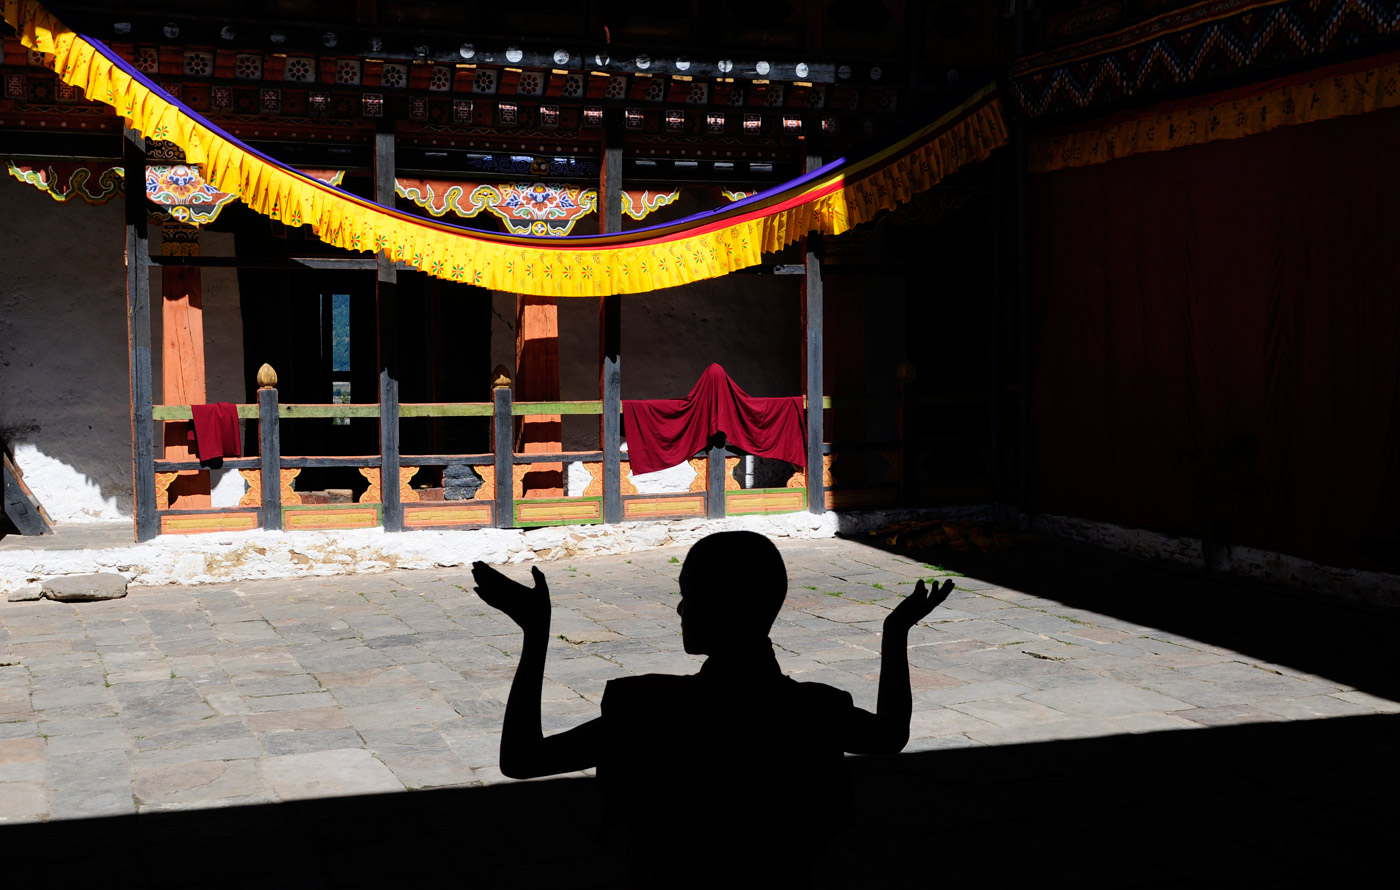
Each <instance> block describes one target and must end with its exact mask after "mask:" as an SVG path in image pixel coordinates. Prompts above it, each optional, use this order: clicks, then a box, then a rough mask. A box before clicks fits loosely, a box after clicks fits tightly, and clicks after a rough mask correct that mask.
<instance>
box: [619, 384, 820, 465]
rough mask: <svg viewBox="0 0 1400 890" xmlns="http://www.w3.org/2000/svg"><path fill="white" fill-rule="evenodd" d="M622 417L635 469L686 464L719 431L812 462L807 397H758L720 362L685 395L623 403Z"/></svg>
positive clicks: (752, 448) (766, 452)
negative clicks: (808, 433) (805, 398)
mask: <svg viewBox="0 0 1400 890" xmlns="http://www.w3.org/2000/svg"><path fill="white" fill-rule="evenodd" d="M622 416H623V420H624V421H625V423H626V426H627V456H628V460H629V461H630V462H631V464H632V472H634V473H654V472H656V471H657V470H664V469H666V468H667V467H674V466H676V465H677V464H680V463H683V462H685V461H686V460H687V459H688V458H690V457H692V456H694V454H695V453H696V452H697V451H699V450H700V449H701V448H704V447H705V443H706V442H708V441H709V440H710V437H711V436H713V435H714V434H716V433H724V435H725V437H726V439H727V440H728V441H729V442H730V443H731V444H733V445H737V446H738V447H740V448H742V449H744V450H745V451H747V452H748V453H750V454H753V455H757V456H758V457H772V458H776V459H778V460H785V461H788V462H789V463H794V464H797V465H798V466H799V467H803V466H806V465H807V424H806V419H805V416H804V411H803V408H802V397H801V396H788V397H784V398H764V399H757V398H754V397H753V396H751V395H749V394H748V393H746V392H744V391H743V390H742V389H740V388H739V385H738V384H737V383H735V382H734V381H733V380H730V379H729V375H728V374H725V373H724V369H723V368H721V367H720V366H719V365H710V366H709V367H708V368H706V369H705V372H704V373H703V374H701V375H700V379H699V380H698V381H696V383H695V386H694V387H692V388H691V390H690V394H689V395H687V396H686V397H685V398H683V399H646V400H630V401H624V402H623V403H622Z"/></svg>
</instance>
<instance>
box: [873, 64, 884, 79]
mask: <svg viewBox="0 0 1400 890" xmlns="http://www.w3.org/2000/svg"><path fill="white" fill-rule="evenodd" d="M884 73H885V72H883V71H881V70H880V68H879V66H878V65H877V66H876V67H874V68H871V69H870V79H871V80H879V79H880V75H882V74H884Z"/></svg>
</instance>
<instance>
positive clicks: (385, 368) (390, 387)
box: [374, 125, 403, 532]
mask: <svg viewBox="0 0 1400 890" xmlns="http://www.w3.org/2000/svg"><path fill="white" fill-rule="evenodd" d="M391 126H392V125H391ZM374 200H375V203H377V204H380V205H382V206H384V207H393V206H394V131H393V130H392V129H386V130H381V131H380V132H378V133H375V134H374ZM376 260H377V261H378V270H379V272H378V274H379V277H378V280H377V281H376V284H375V291H374V296H375V305H376V306H377V308H378V312H379V323H378V325H377V326H376V328H375V331H376V334H377V339H378V343H379V454H380V467H381V470H382V474H383V475H382V478H383V479H385V480H387V481H386V482H385V484H384V486H383V488H384V530H385V531H390V532H401V531H403V504H401V503H400V502H399V487H398V485H397V484H395V481H396V480H397V479H398V478H399V294H398V289H399V270H398V269H397V268H396V267H395V265H394V263H393V261H392V260H390V259H389V258H388V257H387V256H385V255H384V254H383V253H380V254H378V255H377V256H376Z"/></svg>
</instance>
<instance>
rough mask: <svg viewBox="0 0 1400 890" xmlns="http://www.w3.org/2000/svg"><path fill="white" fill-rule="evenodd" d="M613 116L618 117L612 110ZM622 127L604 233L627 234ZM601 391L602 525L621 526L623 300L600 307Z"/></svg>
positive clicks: (609, 155) (606, 168) (610, 170)
mask: <svg viewBox="0 0 1400 890" xmlns="http://www.w3.org/2000/svg"><path fill="white" fill-rule="evenodd" d="M608 113H609V115H616V114H617V112H616V111H613V110H610V111H609V112H608ZM621 124H622V121H621V120H620V119H619V118H617V117H615V116H612V117H610V120H609V121H608V128H607V129H606V130H605V131H604V134H605V135H604V140H605V141H604V144H603V171H602V181H601V182H600V183H599V188H598V200H599V202H600V203H601V205H602V208H603V210H602V223H603V231H604V232H605V233H610V232H620V231H622V127H621ZM598 341H599V343H598V359H599V364H600V367H599V371H598V391H599V398H600V399H602V401H603V420H602V424H601V426H602V451H603V521H604V522H621V521H622V450H621V446H622V361H621V360H622V298H621V297H619V296H618V295H617V294H612V295H610V296H606V297H602V298H601V299H600V300H599V304H598Z"/></svg>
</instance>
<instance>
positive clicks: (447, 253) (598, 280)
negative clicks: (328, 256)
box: [3, 0, 1007, 297]
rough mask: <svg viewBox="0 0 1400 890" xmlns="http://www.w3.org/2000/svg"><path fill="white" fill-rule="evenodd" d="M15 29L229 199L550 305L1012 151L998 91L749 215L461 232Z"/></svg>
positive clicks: (691, 272)
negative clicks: (565, 230)
mask: <svg viewBox="0 0 1400 890" xmlns="http://www.w3.org/2000/svg"><path fill="white" fill-rule="evenodd" d="M3 10H4V15H5V19H6V20H7V21H9V22H10V23H11V24H12V25H13V26H14V27H15V29H16V31H17V32H18V33H19V36H20V39H21V41H22V42H23V43H24V45H25V46H27V47H29V48H30V49H33V50H37V51H39V52H41V53H43V54H44V60H45V63H46V64H47V65H49V66H50V67H51V68H53V70H54V71H55V72H57V74H58V76H59V77H61V78H62V79H63V81H64V82H65V83H68V84H70V85H72V86H75V87H78V88H80V89H82V90H83V92H84V94H85V95H86V96H87V97H88V98H89V99H93V100H96V101H99V102H103V103H105V104H107V105H110V106H112V107H113V108H114V109H116V111H117V113H118V114H120V115H121V116H122V117H123V118H125V119H126V121H127V123H128V125H129V126H131V127H132V128H134V129H136V130H137V131H139V132H140V133H141V134H142V135H144V136H146V137H148V138H151V139H160V140H166V141H169V142H173V143H174V144H176V145H178V146H179V147H180V148H181V149H183V150H184V152H185V157H186V159H187V161H188V163H190V164H196V165H199V167H200V169H201V171H202V172H203V174H204V178H205V180H206V181H208V182H209V183H210V184H211V185H212V186H213V187H214V188H216V189H218V190H219V191H223V192H228V193H230V194H233V195H237V196H238V198H239V200H241V201H243V203H245V204H247V205H248V206H249V207H250V208H252V209H253V210H254V211H256V212H258V213H261V214H263V215H265V216H268V217H271V218H273V219H278V220H281V221H282V222H284V223H286V224H287V225H293V226H301V225H305V226H309V227H310V228H311V230H312V232H314V233H315V235H316V237H318V238H320V239H321V240H322V241H325V242H327V243H328V244H332V245H335V246H336V247H341V248H345V249H348V250H357V251H369V252H379V253H383V254H385V255H387V256H389V257H390V258H391V259H394V260H396V261H401V262H404V263H408V264H409V265H412V266H414V267H415V268H418V269H420V270H422V271H423V272H426V273H428V274H429V275H433V276H436V277H438V278H443V279H446V280H449V281H460V282H465V283H467V284H474V285H479V286H481V287H487V288H491V289H495V290H504V291H513V292H515V293H524V294H538V295H542V296H554V297H594V296H602V295H605V294H626V293H642V292H645V291H652V290H659V289H661V288H665V287H674V286H676V285H679V284H686V283H688V282H691V281H699V280H702V279H706V278H715V277H718V276H721V275H726V274H728V273H730V272H734V271H736V270H738V269H743V268H746V267H749V266H755V265H758V264H759V263H760V262H762V258H763V254H765V253H770V252H772V251H775V250H778V249H780V248H782V247H784V246H786V245H788V244H791V243H793V242H794V241H796V240H797V239H799V238H801V237H803V236H805V235H807V234H808V233H814V232H815V233H821V234H826V235H839V234H841V233H842V232H845V231H846V230H848V229H850V228H851V227H852V226H855V225H858V224H860V223H863V222H867V221H869V220H871V219H873V218H874V217H875V216H876V215H877V214H879V213H880V212H882V211H885V210H892V209H894V208H895V207H896V206H898V205H900V204H902V203H904V202H906V201H908V200H909V199H910V197H911V196H912V195H914V194H915V193H917V192H920V191H924V190H925V189H928V188H931V187H932V186H933V185H934V184H935V183H937V182H938V181H939V180H940V179H942V178H943V177H944V176H946V175H948V174H949V173H951V172H953V171H954V170H956V169H958V168H959V167H961V166H963V165H965V164H970V163H975V162H976V161H980V160H982V159H984V158H986V157H987V156H988V155H990V154H991V152H992V151H993V150H994V149H995V148H997V147H998V146H1000V145H1002V144H1004V143H1005V142H1006V138H1007V137H1006V125H1005V123H1004V121H1003V120H1002V116H1001V111H1000V107H999V103H998V101H997V97H996V94H995V91H994V88H993V87H991V86H988V87H986V88H984V89H983V90H981V91H980V92H978V93H977V94H975V95H974V96H972V97H971V98H970V99H968V100H967V101H966V102H965V103H963V104H962V105H961V106H959V107H958V108H956V109H953V110H952V111H950V112H949V113H947V114H945V115H943V116H942V117H941V118H939V119H938V120H936V121H934V122H933V123H931V124H929V125H928V126H926V127H924V128H922V129H921V130H919V131H918V132H916V133H914V134H913V135H911V136H909V137H908V138H906V139H904V140H902V141H900V142H899V143H897V144H895V145H893V146H891V147H889V148H888V149H885V150H884V151H882V152H879V153H878V154H876V155H873V156H871V157H869V158H866V159H864V160H861V161H858V162H855V163H850V164H841V165H839V166H837V167H836V168H834V169H833V170H832V171H830V173H829V174H828V175H823V176H821V177H818V178H815V179H812V180H806V181H804V180H798V181H797V183H798V184H797V185H795V186H794V187H792V188H790V189H787V190H784V191H781V192H778V193H775V194H772V195H770V196H769V197H768V198H766V199H764V200H761V201H758V202H756V203H754V204H751V205H748V206H739V207H735V208H722V209H720V210H718V211H715V213H713V214H711V215H708V216H706V217H702V218H699V219H691V220H688V221H684V222H683V223H678V224H676V225H674V226H671V227H662V228H653V229H647V230H642V231H637V232H632V233H623V234H620V235H600V236H580V237H570V238H548V237H545V238H540V237H532V236H519V235H505V234H497V233H491V232H481V231H475V230H468V229H463V228H461V227H458V226H452V225H449V224H446V223H442V222H438V221H436V220H432V219H425V218H422V217H417V216H413V215H411V214H407V213H403V212H401V211H398V210H395V209H393V208H388V207H381V206H379V205H377V204H374V203H372V202H370V201H367V200H365V199H363V198H359V197H357V196H354V195H350V194H348V193H346V192H343V191H340V190H339V189H337V188H334V187H331V186H328V185H326V184H325V183H323V182H320V181H318V180H315V179H312V178H311V177H309V176H306V175H304V174H302V173H299V172H298V171H296V170H293V169H292V168H290V167H287V166H286V165H284V164H281V163H279V162H277V161H275V160H273V159H272V158H269V157H267V156H265V155H263V154H261V153H260V152H258V151H256V150H255V149H252V148H250V147H249V146H247V145H245V144H243V143H242V142H240V141H239V140H237V139H235V138H234V137H232V136H230V135H228V134H225V133H223V131H221V130H219V128H218V127H216V126H215V125H213V124H211V123H210V122H209V121H208V120H206V119H205V118H204V117H203V116H201V115H200V114H199V113H197V112H195V111H193V110H191V109H188V108H186V107H184V106H182V105H181V104H180V103H179V102H178V101H177V100H176V99H174V98H173V97H171V96H170V95H169V94H167V93H166V92H165V91H164V90H161V89H160V88H159V87H157V86H156V85H155V84H153V83H151V82H150V81H148V80H146V78H145V77H143V76H142V75H140V74H139V73H138V72H136V71H135V69H133V68H131V67H130V66H129V65H127V64H126V63H125V62H124V61H123V60H121V59H120V58H118V57H117V56H116V55H115V54H114V53H112V51H111V50H110V49H108V48H107V47H105V46H103V45H102V44H100V43H98V42H96V41H91V42H90V41H88V40H87V39H85V38H83V37H82V36H81V35H79V34H77V33H75V32H73V31H72V30H70V29H69V28H67V27H65V26H64V25H63V24H62V23H61V22H59V21H58V20H57V19H56V18H55V17H54V16H53V15H52V14H51V13H50V12H49V11H48V10H47V9H46V8H45V7H44V6H43V5H42V4H40V3H38V2H36V0H3Z"/></svg>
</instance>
